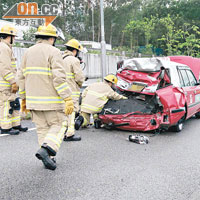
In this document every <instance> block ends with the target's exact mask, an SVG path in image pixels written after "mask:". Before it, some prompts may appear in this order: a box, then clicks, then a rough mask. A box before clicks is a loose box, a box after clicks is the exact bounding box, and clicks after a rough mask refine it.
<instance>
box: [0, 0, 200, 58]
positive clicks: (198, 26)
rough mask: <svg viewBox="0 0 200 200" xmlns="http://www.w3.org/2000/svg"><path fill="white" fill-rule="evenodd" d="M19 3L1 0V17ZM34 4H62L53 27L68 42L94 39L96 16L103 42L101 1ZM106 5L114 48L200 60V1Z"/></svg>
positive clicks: (120, 0)
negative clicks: (61, 32)
mask: <svg viewBox="0 0 200 200" xmlns="http://www.w3.org/2000/svg"><path fill="white" fill-rule="evenodd" d="M17 2H21V1H16V0H9V1H7V0H0V3H1V7H0V15H1V16H2V15H3V14H5V12H6V11H7V10H8V9H9V8H10V7H11V6H12V5H14V4H15V3H17ZM26 2H31V1H26ZM32 2H33V1H32ZM34 2H37V3H38V4H39V7H40V6H41V5H42V4H44V3H49V4H53V3H56V4H59V6H60V14H59V16H58V17H57V19H56V20H55V21H54V23H53V24H55V25H56V26H57V27H59V28H61V29H62V30H63V31H64V33H65V35H66V40H67V39H69V38H71V37H74V38H77V39H79V40H88V41H91V40H93V34H92V14H93V17H94V32H95V34H94V40H95V41H97V42H99V41H100V31H101V29H100V28H101V26H100V3H99V2H100V1H99V0H34ZM104 6H105V9H104V12H105V37H106V42H107V43H109V44H112V46H113V47H114V48H115V49H126V50H127V51H132V52H137V53H138V52H139V53H146V54H158V55H189V56H195V57H200V6H199V0H105V1H104ZM92 8H93V9H92ZM92 10H93V11H94V12H92Z"/></svg>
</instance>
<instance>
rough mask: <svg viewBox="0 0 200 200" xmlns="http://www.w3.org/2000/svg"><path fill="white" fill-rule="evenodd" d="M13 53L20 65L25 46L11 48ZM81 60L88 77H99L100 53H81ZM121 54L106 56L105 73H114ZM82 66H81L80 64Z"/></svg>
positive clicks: (18, 65)
mask: <svg viewBox="0 0 200 200" xmlns="http://www.w3.org/2000/svg"><path fill="white" fill-rule="evenodd" d="M13 51H14V55H15V57H16V58H17V67H18V68H19V67H20V64H21V59H22V56H23V54H24V52H25V51H26V48H19V47H14V48H13ZM81 57H82V58H83V61H84V62H85V69H84V73H85V75H86V76H87V77H89V78H99V77H101V55H99V54H83V55H81ZM122 59H123V57H122V56H111V55H107V57H106V65H107V66H106V70H107V71H106V73H116V70H117V62H118V61H120V60H122ZM82 67H83V66H82Z"/></svg>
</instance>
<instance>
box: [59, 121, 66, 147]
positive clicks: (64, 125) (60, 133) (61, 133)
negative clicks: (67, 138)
mask: <svg viewBox="0 0 200 200" xmlns="http://www.w3.org/2000/svg"><path fill="white" fill-rule="evenodd" d="M66 127H67V121H64V122H63V123H62V127H61V129H60V131H59V133H58V138H59V140H60V144H61V143H62V140H63V137H64V133H65V130H66Z"/></svg>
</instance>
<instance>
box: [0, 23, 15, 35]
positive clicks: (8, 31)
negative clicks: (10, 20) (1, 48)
mask: <svg viewBox="0 0 200 200" xmlns="http://www.w3.org/2000/svg"><path fill="white" fill-rule="evenodd" d="M0 34H6V35H12V36H16V35H17V29H15V28H14V27H13V26H10V25H9V24H7V25H5V26H3V27H2V28H1V30H0Z"/></svg>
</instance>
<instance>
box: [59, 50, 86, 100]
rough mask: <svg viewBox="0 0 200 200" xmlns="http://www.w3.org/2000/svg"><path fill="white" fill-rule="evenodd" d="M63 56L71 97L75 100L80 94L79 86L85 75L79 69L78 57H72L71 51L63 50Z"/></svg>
mask: <svg viewBox="0 0 200 200" xmlns="http://www.w3.org/2000/svg"><path fill="white" fill-rule="evenodd" d="M63 58H64V69H65V72H66V77H67V83H68V85H69V87H70V88H71V90H72V98H73V99H74V100H77V99H78V98H79V96H80V88H81V87H82V84H83V82H84V80H85V76H84V74H83V71H82V69H81V66H80V61H79V59H78V58H76V57H74V56H73V53H72V52H71V51H68V50H67V51H65V52H64V55H63Z"/></svg>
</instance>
